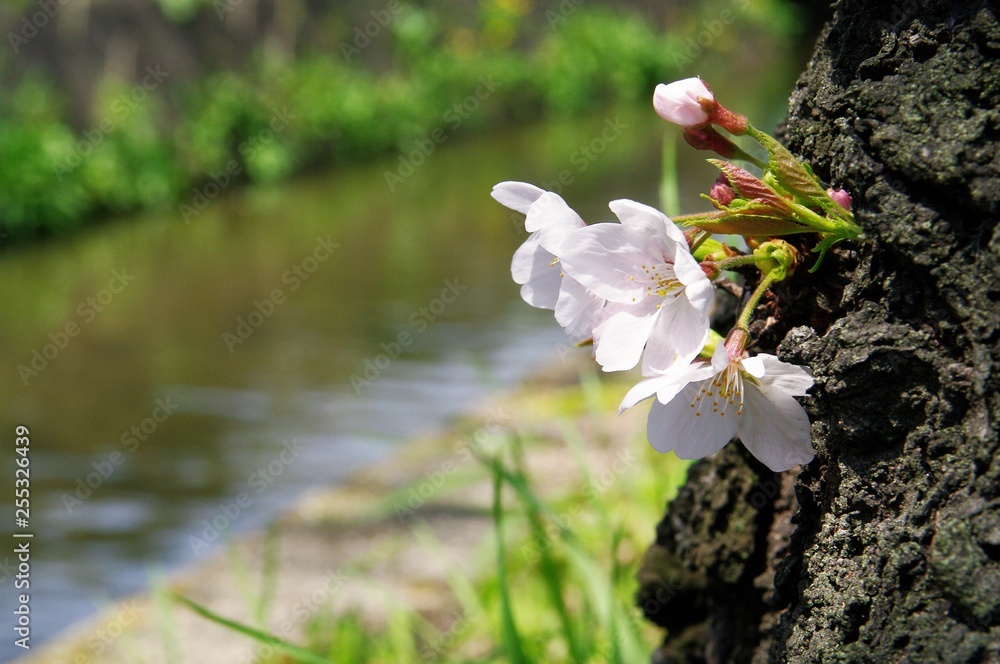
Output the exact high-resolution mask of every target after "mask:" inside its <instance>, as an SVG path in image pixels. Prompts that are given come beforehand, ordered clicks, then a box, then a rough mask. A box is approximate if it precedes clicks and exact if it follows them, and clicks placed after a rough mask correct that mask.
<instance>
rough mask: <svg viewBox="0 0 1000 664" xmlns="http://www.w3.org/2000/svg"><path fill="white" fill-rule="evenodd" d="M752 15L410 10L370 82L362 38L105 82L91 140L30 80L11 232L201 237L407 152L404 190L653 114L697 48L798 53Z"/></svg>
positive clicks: (48, 85) (13, 158)
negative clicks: (309, 176) (140, 216)
mask: <svg viewBox="0 0 1000 664" xmlns="http://www.w3.org/2000/svg"><path fill="white" fill-rule="evenodd" d="M744 4H745V3H732V2H724V1H722V0H719V1H717V2H710V3H699V5H698V9H697V13H696V14H695V13H688V14H684V21H683V23H682V24H678V25H673V26H671V28H670V29H668V30H666V31H661V30H658V29H657V28H656V26H651V25H649V24H647V23H646V22H645V21H643V20H642V19H640V18H639V17H637V16H636V15H633V14H630V13H628V12H623V11H612V10H609V9H605V8H601V7H598V6H590V5H578V4H575V3H563V5H565V7H563V6H562V5H560V6H559V7H557V8H555V9H553V10H549V11H547V12H546V13H545V15H544V23H541V22H540V20H539V17H538V16H537V15H535V16H529V15H528V13H527V11H528V10H527V8H529V7H530V3H517V2H506V3H500V2H483V3H481V4H480V6H479V8H478V11H479V12H480V13H481V15H482V16H481V21H480V22H479V24H478V27H477V28H476V29H475V30H472V29H469V28H467V27H457V26H453V25H449V23H448V18H447V14H438V13H435V12H433V11H431V10H428V9H425V8H421V7H420V6H418V5H415V4H409V3H397V4H396V5H394V7H398V8H399V9H398V12H395V13H394V16H393V18H392V21H391V22H390V23H389V24H388V25H387V27H385V29H384V31H385V35H384V36H383V35H380V38H381V39H383V40H385V43H386V44H388V50H389V56H388V60H387V61H386V62H381V63H379V66H377V67H376V66H371V63H368V66H364V58H365V55H366V53H364V52H363V49H359V48H358V47H357V46H356V45H354V43H353V42H352V41H351V39H350V33H349V31H348V33H346V34H345V35H343V37H344V41H341V42H339V44H340V45H339V46H335V47H334V48H333V49H332V50H333V52H326V53H319V52H314V53H313V54H312V55H303V56H301V57H299V58H297V59H294V60H291V61H282V60H276V59H274V58H268V57H265V56H264V55H263V54H261V55H259V56H258V57H255V58H252V59H251V61H250V62H249V63H247V65H246V68H245V69H244V70H242V71H238V72H230V71H227V72H218V73H216V74H212V75H209V76H208V77H206V78H204V79H203V80H197V81H186V82H179V81H173V80H171V79H170V72H169V71H163V70H159V69H158V68H149V69H148V70H147V71H145V72H141V73H140V75H139V78H138V80H136V81H130V82H127V83H126V82H123V81H121V80H116V79H114V78H106V79H104V80H103V81H102V82H101V84H100V86H99V89H98V93H97V95H96V97H95V99H96V101H95V103H94V106H93V108H92V109H90V113H89V117H88V119H87V121H86V122H85V124H84V126H83V127H79V126H74V125H71V123H70V122H69V121H68V119H67V118H68V117H69V112H68V102H67V98H66V97H65V96H64V95H63V94H62V93H61V92H60V91H59V90H58V89H57V88H56V87H55V86H54V85H53V83H52V81H51V80H50V79H49V78H47V77H46V75H45V74H44V73H43V72H39V71H34V72H27V73H26V74H24V75H23V76H22V77H21V78H20V83H19V84H18V85H17V86H16V88H15V89H13V90H12V91H11V92H10V94H8V95H6V96H5V97H4V99H3V100H0V154H3V155H4V159H3V162H2V165H0V233H4V234H6V235H8V236H11V237H12V238H21V237H28V236H32V235H38V234H40V233H51V232H57V231H64V230H67V229H72V228H75V227H79V226H80V225H83V224H85V223H87V222H88V221H93V220H96V219H99V218H100V217H102V216H106V215H109V214H116V213H123V212H128V211H134V210H142V209H152V208H159V209H164V208H165V209H170V208H175V209H176V210H177V215H178V218H179V219H182V220H183V221H187V222H191V221H193V220H194V219H196V218H197V216H198V214H199V213H200V211H201V210H202V209H204V207H205V206H207V205H208V204H210V202H211V200H213V199H214V198H215V197H217V196H219V195H220V193H221V192H222V190H224V189H226V188H227V187H230V186H232V185H233V184H237V183H244V182H273V181H277V180H280V179H282V178H285V177H287V176H289V175H291V174H294V173H297V172H300V171H302V170H303V169H307V168H311V167H321V166H322V167H326V166H330V165H337V164H350V163H353V162H356V161H358V160H364V159H370V158H372V157H375V156H377V155H383V154H392V153H398V155H399V157H398V161H397V162H394V163H393V164H392V167H391V168H389V169H387V170H386V173H385V177H386V180H387V184H388V185H389V188H390V190H392V188H393V182H394V181H395V182H397V183H398V182H399V181H401V180H405V178H406V177H408V174H409V173H411V172H412V171H413V169H415V168H418V167H419V165H420V164H421V163H422V162H423V160H424V159H426V158H427V156H428V155H429V153H430V152H432V151H433V150H435V149H437V147H438V146H439V145H440V144H441V143H442V142H443V140H444V139H448V138H450V137H452V136H455V135H459V134H464V133H466V132H470V131H479V130H484V129H489V128H493V127H497V126H499V125H505V124H511V123H517V122H525V121H528V120H531V119H534V118H537V117H539V116H541V115H546V114H563V113H575V112H580V111H583V110H586V109H591V108H593V107H594V106H596V105H601V104H606V103H610V102H620V101H623V100H631V99H640V98H646V97H648V96H649V95H650V91H651V90H652V88H653V86H654V85H655V84H656V83H657V82H660V81H662V80H665V79H669V78H671V77H674V76H679V75H690V73H692V72H690V71H688V69H689V68H690V66H691V65H693V64H694V62H695V60H693V59H692V57H691V55H692V49H694V51H695V52H696V55H698V56H699V57H700V55H701V54H702V53H703V52H705V51H706V50H709V49H711V50H713V51H714V50H725V49H726V48H731V47H732V44H733V43H735V41H736V40H737V39H744V38H745V36H746V35H747V34H748V33H753V34H757V33H760V34H763V35H766V36H767V37H768V38H771V39H775V40H778V41H780V40H783V39H785V40H787V39H789V38H790V34H791V33H792V32H793V31H794V29H795V21H794V19H793V18H792V15H791V13H790V10H789V9H788V7H787V5H786V4H785V2H784V1H783V0H769V1H768V2H763V3H753V4H752V5H746V6H744ZM737 5H739V6H737ZM567 7H568V8H570V9H571V11H570V9H567ZM202 11H210V9H208V8H203V9H202ZM726 12H728V13H726ZM722 16H725V17H727V18H728V17H733V18H731V19H730V20H732V21H735V22H734V23H733V27H732V28H730V27H729V23H725V25H724V27H726V29H725V30H723V31H722V32H721V33H720V34H719V35H717V36H714V35H713V34H712V33H711V31H710V32H709V33H707V34H708V35H709V37H711V39H710V41H711V43H710V44H709V45H708V46H707V47H703V46H700V45H699V44H698V43H697V42H695V41H693V40H694V39H695V38H699V37H700V36H701V33H702V32H704V31H705V30H709V28H710V27H712V26H713V25H715V24H716V23H718V25H723V23H721V22H719V21H720V17H722ZM705 26H708V27H705ZM345 47H346V48H347V49H348V50H347V51H344V48H345ZM350 49H354V50H357V51H358V53H356V54H355V53H353V52H352V51H351V50H350ZM342 51H343V52H342ZM164 82H166V83H165V84H164ZM161 84H162V85H161ZM394 179H395V180H394Z"/></svg>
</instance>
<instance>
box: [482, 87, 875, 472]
mask: <svg viewBox="0 0 1000 664" xmlns="http://www.w3.org/2000/svg"><path fill="white" fill-rule="evenodd" d="M653 106H654V108H655V110H656V112H657V113H658V114H659V115H660V116H661V117H663V118H664V119H665V120H667V121H669V122H672V123H675V124H678V125H680V126H681V127H683V131H684V138H685V140H686V141H687V142H688V143H689V144H690V145H691V146H693V147H695V148H696V149H700V150H710V151H713V152H715V153H716V154H718V155H719V156H721V157H723V159H726V160H729V159H734V160H740V161H744V162H746V163H747V164H748V168H743V167H740V166H736V165H735V164H733V163H732V162H730V161H724V160H715V159H710V160H709V162H711V163H712V164H714V165H715V166H717V167H718V168H719V169H720V170H721V171H722V173H721V175H720V176H719V179H718V180H717V181H716V183H715V184H714V185H713V186H712V187H711V189H710V192H709V194H708V195H707V196H704V198H706V199H707V200H708V201H709V202H710V203H711V204H712V206H713V207H714V208H715V209H714V210H713V211H711V212H705V213H698V214H691V215H685V216H682V217H675V218H674V219H673V220H671V219H669V218H667V217H666V216H665V215H664V214H663V213H662V212H660V211H659V210H657V209H655V208H652V207H650V206H648V205H643V204H641V203H637V202H635V201H630V200H617V201H612V202H611V203H610V204H609V207H610V208H611V211H612V212H613V213H614V214H615V216H616V217H617V218H618V222H617V223H614V222H611V223H596V224H587V223H586V222H584V220H583V219H582V218H581V217H580V216H579V215H578V214H577V213H576V212H574V211H573V210H572V209H571V208H570V207H569V205H567V204H566V202H565V201H564V200H563V199H562V198H561V197H560V196H558V195H556V194H554V193H552V192H547V191H544V190H542V189H539V188H538V187H535V186H534V185H531V184H527V183H523V182H501V183H500V184H498V185H496V186H495V187H494V188H493V198H495V199H496V200H497V201H499V202H500V203H502V204H503V205H505V206H507V207H508V208H511V209H512V210H516V211H518V212H521V213H523V214H524V215H525V222H524V226H525V230H527V231H528V233H529V234H530V235H529V236H528V239H527V240H526V241H525V242H524V244H523V245H522V246H521V247H520V248H519V249H518V250H517V252H516V253H515V254H514V259H513V262H512V264H511V273H512V275H513V277H514V281H515V282H517V283H518V284H520V285H521V296H522V298H523V299H524V300H525V302H527V303H528V304H530V305H532V306H535V307H540V308H543V309H551V310H553V311H554V312H555V318H556V321H557V322H558V323H559V324H560V325H561V326H562V327H563V328H564V329H565V330H566V333H567V334H568V335H569V336H570V337H572V338H573V339H574V340H575V341H577V342H580V343H581V344H583V343H593V346H594V357H595V359H596V360H597V362H598V363H599V364H600V365H601V366H602V367H603V369H604V370H605V371H625V370H628V369H632V368H634V367H636V366H639V367H640V368H641V371H642V374H643V376H644V379H643V380H642V381H641V382H640V383H638V384H637V385H636V386H635V387H633V388H632V389H631V390H630V391H629V392H628V394H627V395H626V396H625V398H624V400H623V401H622V404H621V408H620V411H621V410H624V409H626V408H631V407H632V406H634V405H636V404H637V403H639V402H640V401H643V400H645V399H648V398H651V397H654V396H655V399H654V400H653V405H652V408H651V409H650V413H649V424H648V437H649V441H650V443H651V444H652V445H653V447H654V448H656V449H657V450H659V451H661V452H668V451H671V450H672V451H674V452H675V453H676V454H677V455H678V456H679V457H681V458H683V459H697V458H702V457H705V456H707V455H709V454H712V453H714V452H717V451H718V450H719V449H721V448H722V447H723V446H724V445H725V444H726V443H727V442H729V441H730V440H731V439H732V438H733V437H734V436H739V438H740V440H741V441H742V443H743V444H744V445H745V446H746V448H747V449H748V450H749V451H750V452H751V453H752V454H753V455H754V456H755V457H757V458H758V459H759V460H760V461H762V462H763V463H764V464H765V465H767V466H768V467H769V468H771V469H772V470H774V471H782V470H788V469H789V468H792V467H794V466H796V465H799V464H804V463H808V462H809V461H811V460H812V458H813V450H812V441H811V436H810V427H809V419H808V417H807V416H806V413H805V411H804V410H803V408H802V406H801V405H800V404H799V403H798V402H797V401H796V400H795V399H794V397H801V396H805V394H806V391H807V390H808V389H809V388H810V387H811V386H812V382H813V381H812V376H811V374H810V372H809V370H808V369H806V368H803V367H799V366H795V365H792V364H789V363H787V362H782V361H781V360H779V359H778V358H777V357H775V356H773V355H769V354H766V353H760V354H757V355H755V356H750V354H749V353H748V348H749V347H750V345H751V339H750V334H749V323H750V318H751V316H752V314H753V312H754V309H755V308H756V306H757V303H758V302H759V301H760V299H761V297H763V295H764V293H766V292H767V291H768V289H770V287H771V286H772V285H773V284H774V283H777V282H779V281H782V280H784V279H787V278H788V277H790V276H791V275H792V274H793V272H794V270H795V267H796V266H797V264H798V263H799V262H800V261H801V256H800V254H799V252H798V250H796V249H795V248H794V247H792V245H790V244H788V243H787V242H785V241H784V240H781V239H780V237H779V236H782V235H790V234H804V233H812V234H815V235H816V236H817V237H818V242H817V243H816V244H815V247H814V249H813V251H815V252H817V253H819V258H818V260H817V261H816V264H815V265H814V266H813V268H812V269H813V270H815V269H816V267H817V266H818V265H819V262H820V261H821V260H822V259H823V256H824V255H825V253H826V251H827V250H829V248H830V247H832V246H833V245H834V244H835V243H837V242H839V241H842V240H846V239H856V238H858V237H860V234H861V230H860V228H859V227H858V226H857V224H855V222H854V217H853V214H852V213H851V211H850V209H851V198H850V195H849V194H848V193H847V192H846V191H843V190H833V189H828V188H825V187H823V186H822V184H821V183H820V182H819V180H818V179H817V178H816V176H815V175H813V173H812V171H811V169H810V168H809V166H808V165H807V164H805V163H802V162H800V161H799V160H797V159H796V158H795V157H793V156H792V154H791V153H790V152H789V151H788V150H787V149H785V148H784V147H783V146H782V145H781V144H780V143H778V142H777V141H776V140H775V139H773V138H772V137H770V136H768V135H767V134H765V133H764V132H761V131H759V130H757V129H755V128H754V127H753V126H752V125H751V124H750V122H749V121H748V120H747V119H746V118H745V117H744V116H742V115H739V114H737V113H734V112H733V111H731V110H729V109H727V108H725V107H723V106H722V105H721V104H719V102H718V101H717V100H716V99H715V96H714V94H713V93H712V91H711V90H710V89H709V88H708V86H707V85H706V84H705V83H704V82H703V81H702V80H701V79H699V78H690V79H686V80H683V81H677V82H674V83H671V84H669V85H659V86H657V87H656V91H655V93H654V95H653ZM717 127H718V128H720V129H722V130H724V131H725V132H727V133H729V134H731V135H733V136H747V137H749V138H751V139H753V140H754V141H756V142H757V143H759V144H760V145H761V146H762V147H763V148H764V150H766V152H767V159H766V160H760V159H757V158H755V157H753V156H751V155H750V154H749V153H747V152H745V151H744V150H743V149H742V148H740V147H739V146H738V145H736V144H735V143H734V142H733V141H732V140H730V139H729V138H727V137H726V136H725V135H724V134H722V133H721V132H720V131H719V130H718V129H717ZM750 168H754V169H756V170H758V171H759V172H760V175H755V174H754V173H753V172H751V170H749V169H750ZM678 224H679V225H678ZM681 226H683V227H685V228H687V229H688V230H687V232H685V231H683V230H681ZM716 234H725V235H727V236H732V235H738V236H742V238H743V240H744V244H745V246H746V247H748V248H749V251H741V250H740V249H737V248H736V247H733V246H731V245H727V244H725V243H723V242H722V241H720V240H718V239H714V238H712V236H713V235H716ZM749 266H752V267H754V268H756V270H757V272H758V273H759V279H758V280H757V286H756V288H755V289H754V290H753V292H752V294H751V295H750V296H749V297H748V298H746V301H745V303H744V308H743V311H742V313H741V314H740V315H739V317H738V319H737V321H736V324H735V325H734V327H733V329H732V330H730V331H729V333H728V335H727V336H726V337H725V338H724V339H723V337H722V336H721V335H720V334H718V333H717V332H715V331H714V330H712V329H711V328H710V325H709V310H710V309H711V307H712V303H713V299H714V293H715V291H714V285H713V283H712V282H713V281H719V280H723V279H725V278H726V277H725V276H723V274H724V273H725V272H726V271H727V270H733V269H737V268H742V267H749Z"/></svg>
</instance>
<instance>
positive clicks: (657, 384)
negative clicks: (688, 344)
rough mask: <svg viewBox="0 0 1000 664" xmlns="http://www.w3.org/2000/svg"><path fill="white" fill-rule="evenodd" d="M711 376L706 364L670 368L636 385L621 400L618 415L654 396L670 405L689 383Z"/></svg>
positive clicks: (695, 363) (709, 367)
mask: <svg viewBox="0 0 1000 664" xmlns="http://www.w3.org/2000/svg"><path fill="white" fill-rule="evenodd" d="M711 376H712V367H711V365H709V364H708V363H707V362H693V363H691V364H689V365H687V366H682V365H674V366H671V367H670V369H668V370H667V371H665V372H662V373H659V374H658V375H654V376H652V377H650V378H647V379H645V380H641V381H639V382H638V383H636V384H635V385H634V386H633V387H632V389H631V390H629V391H628V393H627V394H626V395H625V398H624V399H622V402H621V405H620V406H619V407H618V414H619V415H620V414H621V413H622V412H624V411H625V410H627V409H629V408H631V407H632V406H634V405H636V404H637V403H639V402H640V401H642V400H643V399H648V398H649V397H651V396H653V395H654V394H655V395H656V399H657V400H658V401H659V402H660V403H664V404H666V403H670V401H671V400H672V399H673V398H674V397H676V396H677V394H678V393H680V391H681V390H683V389H684V388H685V387H687V385H688V384H689V383H692V382H700V381H702V380H704V379H706V378H711Z"/></svg>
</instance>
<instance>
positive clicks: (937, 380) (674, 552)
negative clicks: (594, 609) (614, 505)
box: [638, 0, 1000, 662]
mask: <svg viewBox="0 0 1000 664" xmlns="http://www.w3.org/2000/svg"><path fill="white" fill-rule="evenodd" d="M998 53H1000V26H998V22H997V18H996V16H995V13H994V10H993V9H992V6H991V5H990V4H987V3H979V2H957V3H956V2H951V1H946V0H922V1H921V0H900V1H899V2H896V3H894V4H890V3H881V2H877V1H875V0H842V1H841V2H838V3H837V5H836V6H835V13H834V17H833V19H832V20H831V22H830V23H829V24H828V25H827V26H826V28H825V30H824V32H823V35H822V37H821V38H820V41H819V43H818V45H817V48H816V52H815V54H814V56H813V58H812V60H811V61H810V63H809V65H808V68H807V70H806V71H805V73H804V74H803V75H802V77H801V79H800V80H799V83H798V85H797V88H796V89H795V91H794V92H793V94H792V99H791V105H790V110H789V116H788V120H787V124H786V126H785V127H784V130H783V133H784V139H785V143H786V145H788V146H789V147H790V149H791V150H792V151H793V152H794V153H796V154H798V155H799V156H801V157H803V158H804V159H806V160H807V161H808V162H809V163H810V164H811V165H812V166H813V168H814V169H815V171H816V172H817V174H818V175H819V176H820V177H821V178H822V179H823V180H824V181H826V182H828V183H831V184H833V185H834V186H838V187H844V188H845V189H847V190H848V191H850V192H851V194H852V195H853V197H854V211H855V214H856V217H857V219H858V221H859V223H860V224H861V225H862V227H863V228H864V232H865V236H866V238H867V239H866V241H865V242H863V243H854V244H853V246H845V247H844V248H843V249H839V250H838V251H837V252H836V253H835V254H832V255H831V256H830V257H828V259H827V262H826V263H825V264H824V265H823V267H822V269H821V270H820V272H819V273H818V274H816V275H812V276H809V277H807V278H805V279H800V278H799V277H800V276H801V275H796V279H794V280H793V281H794V282H796V283H794V284H790V285H789V286H787V287H786V288H784V289H780V290H779V291H778V292H777V293H776V294H775V297H774V298H771V299H770V300H769V301H767V302H765V303H764V304H763V305H762V306H761V308H760V311H759V312H758V313H760V314H762V315H761V316H758V318H759V319H760V320H759V322H758V323H757V326H756V332H757V334H758V339H759V349H760V350H773V349H774V347H775V346H777V349H778V355H779V356H780V357H781V358H782V359H785V360H787V361H791V362H795V363H799V364H804V365H808V366H811V367H812V369H813V372H814V376H815V379H816V384H815V386H814V387H813V389H812V390H811V397H810V398H808V399H806V400H805V405H806V408H807V410H808V411H809V414H810V417H811V420H812V422H813V425H812V433H813V442H814V444H815V446H816V451H817V456H816V460H815V461H813V462H812V463H811V464H809V465H808V466H806V467H804V468H803V469H801V471H800V472H798V474H797V475H796V474H795V473H785V474H782V475H775V474H773V473H770V472H769V471H767V469H766V468H764V467H762V466H761V465H760V464H759V463H757V462H756V461H754V460H753V459H752V458H751V457H749V455H748V454H746V453H745V452H744V451H743V449H742V446H740V445H738V444H732V445H729V446H727V448H726V449H725V450H724V451H723V452H721V453H719V454H717V455H715V456H714V457H713V458H710V459H706V460H703V461H700V462H698V463H697V464H696V465H695V466H693V467H692V470H691V474H690V477H689V480H688V483H687V485H686V486H685V487H684V488H683V489H682V491H681V493H680V495H679V496H678V497H677V498H676V499H675V500H674V501H673V502H672V503H671V504H670V505H669V507H668V509H667V513H666V515H665V517H664V519H663V521H662V522H661V523H660V524H659V526H658V528H657V533H656V534H657V537H656V542H655V544H654V545H653V546H652V547H651V548H650V550H649V552H648V553H647V556H646V560H645V563H644V565H643V568H642V570H641V571H640V575H639V576H640V584H641V585H640V590H639V593H638V602H639V605H640V606H641V607H642V608H643V610H644V612H645V613H646V615H647V617H648V618H649V619H650V620H652V621H654V622H656V623H657V624H659V625H662V626H663V627H665V628H666V630H667V635H666V638H665V641H664V643H663V646H662V647H661V648H660V649H659V650H658V651H657V652H656V653H655V654H654V657H653V660H654V661H657V662H699V661H704V662H996V661H1000V455H998V436H997V428H996V427H997V422H998V421H1000V384H998V382H1000V381H998V376H997V371H996V369H997V366H998V363H1000V329H998V328H1000V270H998V255H1000V229H998V228H997V220H998V217H1000V153H998V148H997V143H998V138H1000V110H998V109H1000V67H998V60H997V56H998Z"/></svg>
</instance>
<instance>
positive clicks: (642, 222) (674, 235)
mask: <svg viewBox="0 0 1000 664" xmlns="http://www.w3.org/2000/svg"><path fill="white" fill-rule="evenodd" d="M608 207H610V208H611V211H612V212H614V213H615V216H616V217H618V219H619V221H621V222H622V225H623V226H627V227H629V228H632V229H634V230H637V231H639V232H640V233H643V234H646V235H648V236H649V237H652V238H656V239H657V240H658V244H659V245H660V249H661V250H662V251H663V253H664V255H668V256H670V257H671V258H673V251H672V247H671V246H669V245H673V244H683V245H684V246H687V239H686V238H685V237H684V232H683V231H681V229H680V228H678V227H677V224H675V223H674V222H672V221H670V219H669V218H668V217H667V215H665V214H663V213H662V212H660V211H659V210H657V209H656V208H652V207H649V206H648V205H643V204H642V203H637V202H635V201H630V200H628V199H624V198H623V199H621V200H617V201H611V202H610V203H608ZM663 236H666V238H669V239H670V240H672V241H673V242H663V241H662V240H663V239H664V238H663Z"/></svg>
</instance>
